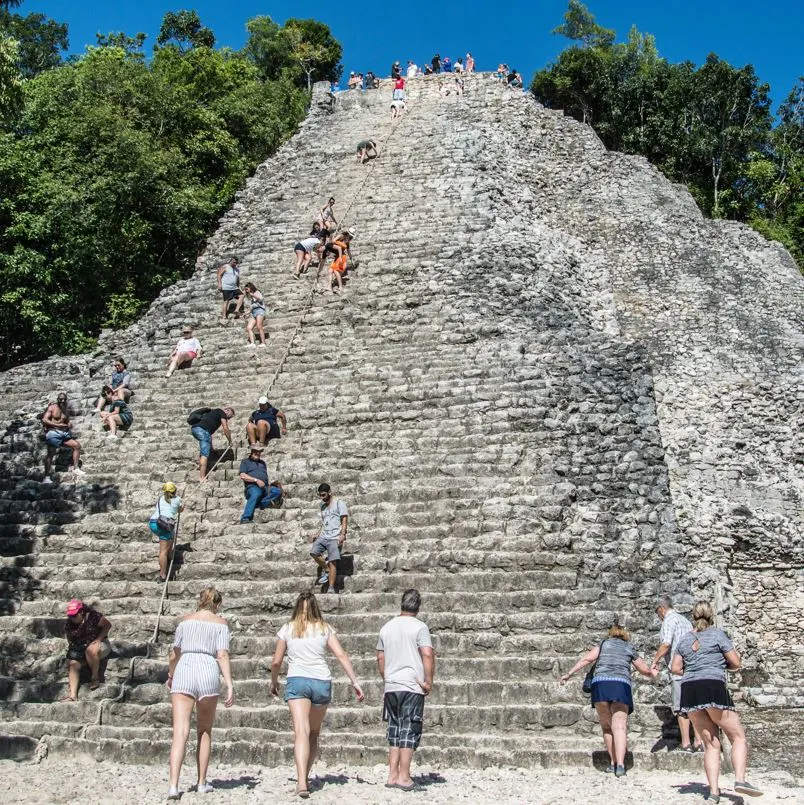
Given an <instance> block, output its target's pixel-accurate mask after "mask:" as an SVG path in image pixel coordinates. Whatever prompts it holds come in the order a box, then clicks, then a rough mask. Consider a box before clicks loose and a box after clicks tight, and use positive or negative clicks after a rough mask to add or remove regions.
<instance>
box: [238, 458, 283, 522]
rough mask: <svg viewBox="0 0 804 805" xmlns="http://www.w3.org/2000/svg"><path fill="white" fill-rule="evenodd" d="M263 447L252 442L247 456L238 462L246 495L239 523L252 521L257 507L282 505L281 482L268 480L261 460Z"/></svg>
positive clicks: (266, 466)
mask: <svg viewBox="0 0 804 805" xmlns="http://www.w3.org/2000/svg"><path fill="white" fill-rule="evenodd" d="M264 449H265V447H264V445H262V444H260V443H259V442H254V444H252V445H250V450H249V454H248V456H246V458H244V459H243V460H242V461H241V462H240V480H241V481H242V482H243V483H244V484H245V489H244V494H245V496H246V505H245V508H244V509H243V514H242V515H241V517H240V524H241V525H242V524H245V523H250V522H252V521H253V520H254V512H255V511H256V510H257V509H258V508H259V509H268V508H272V509H276V508H279V506H281V505H282V484H280V483H279V481H269V480H268V465H267V464H266V463H265V462H264V461H263V460H262V451H263V450H264Z"/></svg>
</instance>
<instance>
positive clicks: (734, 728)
mask: <svg viewBox="0 0 804 805" xmlns="http://www.w3.org/2000/svg"><path fill="white" fill-rule="evenodd" d="M714 623H715V613H714V610H713V609H712V605H711V604H710V603H709V602H707V601H699V602H698V603H697V604H696V605H695V606H694V607H693V608H692V626H693V631H691V632H687V634H685V635H684V636H683V637H682V638H681V640H679V643H678V649H677V650H678V653H677V654H676V656H675V657H674V658H673V662H672V664H671V666H670V670H671V671H672V672H673V673H675V674H681V673H683V676H682V677H681V712H682V713H687V714H688V715H689V717H690V720H691V721H692V726H693V727H694V728H695V731H696V732H697V733H698V735H700V736H701V737H702V738H703V742H704V769H705V770H706V779H707V781H708V782H709V797H708V801H709V802H714V803H717V802H720V783H719V778H720V736H719V733H720V730H723V732H725V733H726V736H727V737H728V739H729V741H730V742H731V764H732V766H733V767H734V790H735V791H736V792H737V793H738V794H748V796H751V797H758V796H760V795H761V794H762V791H760V790H759V789H758V788H757V787H756V786H755V785H751V783H749V782H748V781H747V780H746V779H745V773H746V767H747V765H748V741H747V740H746V737H745V730H744V729H743V725H742V723H741V721H740V716H739V715H737V711H736V710H735V708H734V702H733V701H732V699H731V695H730V694H729V691H728V688H727V687H726V671H727V670H728V671H737V670H739V668H740V655H739V654H738V653H737V652H736V651H735V650H734V644H733V643H732V642H731V640H730V639H729V637H728V635H727V634H726V633H725V632H724V631H723V630H722V629H718V628H717V627H716V626H715V625H714Z"/></svg>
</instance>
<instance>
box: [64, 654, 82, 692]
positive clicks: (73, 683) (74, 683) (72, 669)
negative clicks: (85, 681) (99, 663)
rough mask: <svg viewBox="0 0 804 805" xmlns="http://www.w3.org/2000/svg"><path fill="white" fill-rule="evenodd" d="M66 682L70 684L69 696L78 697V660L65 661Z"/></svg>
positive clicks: (79, 666) (79, 673)
mask: <svg viewBox="0 0 804 805" xmlns="http://www.w3.org/2000/svg"><path fill="white" fill-rule="evenodd" d="M67 682H68V684H69V686H70V698H71V699H75V700H77V699H78V685H79V684H80V682H81V663H80V662H78V660H68V661H67Z"/></svg>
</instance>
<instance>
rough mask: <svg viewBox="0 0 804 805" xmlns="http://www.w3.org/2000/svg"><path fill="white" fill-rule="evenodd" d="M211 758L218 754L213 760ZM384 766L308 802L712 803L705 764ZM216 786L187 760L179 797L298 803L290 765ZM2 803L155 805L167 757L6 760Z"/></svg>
mask: <svg viewBox="0 0 804 805" xmlns="http://www.w3.org/2000/svg"><path fill="white" fill-rule="evenodd" d="M213 760H214V758H213ZM385 772H386V769H385V767H383V766H373V767H371V766H369V767H349V766H330V767H326V766H320V767H318V768H317V769H315V770H314V774H313V779H312V780H311V786H310V789H311V795H310V799H309V800H308V801H309V802H311V803H321V804H322V805H324V804H325V803H338V805H373V804H374V803H389V805H396V804H397V803H400V804H401V803H420V805H422V804H423V803H431V802H432V803H469V802H471V803H490V804H491V805H513V804H514V803H538V805H548V804H549V805H570V803H573V804H574V803H584V804H585V805H586V804H587V803H592V804H593V805H597V804H598V803H599V804H600V805H619V804H620V803H624V804H627V803H634V804H635V805H636V803H640V805H643V803H644V804H647V803H651V805H698V803H701V805H703V803H705V802H706V800H704V798H703V797H704V794H705V793H706V791H707V788H706V784H705V778H704V775H703V769H701V773H700V774H699V775H691V774H689V773H678V772H666V771H647V770H645V771H642V770H639V769H632V770H631V771H629V773H628V776H627V777H625V778H623V779H619V780H617V779H614V778H612V777H610V776H609V775H607V774H603V773H602V772H599V771H594V770H591V769H575V768H570V769H564V768H555V769H539V770H522V769H484V770H477V769H431V768H426V767H422V768H417V769H414V774H413V776H414V779H415V780H416V781H417V783H419V784H420V787H419V789H418V790H417V791H414V792H410V793H407V792H403V791H398V790H391V789H387V788H385V786H384V783H385V779H386V777H385ZM749 779H750V780H751V781H752V782H754V784H755V785H761V786H762V787H763V790H764V792H765V793H764V796H762V797H757V798H746V801H749V802H756V803H758V804H759V805H761V803H777V802H783V803H785V805H794V803H796V804H798V803H801V804H802V805H804V789H802V788H795V787H794V786H795V781H794V780H793V779H792V778H790V777H789V775H786V774H785V773H783V772H766V773H763V772H760V771H757V772H753V773H751V774H750V775H749ZM209 781H210V782H211V783H212V784H213V785H214V786H215V788H216V790H215V791H214V792H213V793H211V794H198V793H195V792H194V791H192V785H193V784H194V782H195V777H194V768H193V767H190V766H188V765H186V764H185V767H184V769H183V772H182V778H181V783H182V785H181V788H182V790H183V791H184V792H185V793H184V795H183V796H182V799H181V801H182V802H183V803H185V805H194V804H195V805H229V803H231V804H232V805H234V804H235V803H237V805H243V804H244V803H257V802H259V803H263V802H264V803H269V802H270V803H274V802H279V803H281V802H301V801H302V800H300V799H298V798H297V797H295V796H294V791H295V780H294V772H293V769H291V768H262V767H253V768H248V767H237V768H234V767H231V768H230V767H222V766H218V765H215V764H214V763H213V764H212V765H211V767H210V776H209ZM733 782H734V781H733V777H732V776H731V775H724V776H723V777H722V780H721V787H722V794H723V795H724V796H723V797H722V798H721V803H724V805H737V804H738V803H743V801H744V800H743V798H742V797H740V796H739V795H737V794H735V793H734V791H733V790H732V789H731V786H732V785H733ZM0 785H2V789H0V801H2V802H3V803H26V805H28V804H32V803H37V804H39V803H76V805H78V804H79V803H80V805H95V803H104V805H105V804H106V803H110V804H111V803H114V805H128V803H137V804H138V805H148V803H159V802H165V801H166V800H165V795H166V793H167V763H165V764H164V765H163V766H129V765H121V764H117V763H109V762H96V761H93V760H73V761H67V760H62V759H46V760H44V761H43V762H42V763H40V764H38V765H37V764H33V763H16V762H14V761H9V760H4V761H0Z"/></svg>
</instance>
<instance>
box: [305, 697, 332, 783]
mask: <svg viewBox="0 0 804 805" xmlns="http://www.w3.org/2000/svg"><path fill="white" fill-rule="evenodd" d="M327 707H328V705H326V704H314V705H313V706H312V707H311V708H310V754H309V755H308V757H307V784H308V785H309V784H310V772H311V771H312V769H313V763H315V759H316V758H317V757H318V740H319V736H320V735H321V725H322V724H323V723H324V716H325V715H326V714H327Z"/></svg>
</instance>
